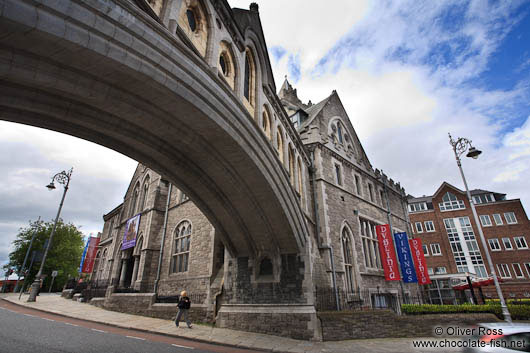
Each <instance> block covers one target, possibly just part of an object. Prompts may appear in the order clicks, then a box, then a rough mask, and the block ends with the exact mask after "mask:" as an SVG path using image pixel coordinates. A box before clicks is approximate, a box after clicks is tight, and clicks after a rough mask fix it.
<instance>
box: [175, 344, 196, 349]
mask: <svg viewBox="0 0 530 353" xmlns="http://www.w3.org/2000/svg"><path fill="white" fill-rule="evenodd" d="M171 345H172V346H174V347H179V348H188V349H195V348H194V347H188V346H181V345H179V344H174V343H173V344H171Z"/></svg>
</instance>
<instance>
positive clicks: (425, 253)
mask: <svg viewBox="0 0 530 353" xmlns="http://www.w3.org/2000/svg"><path fill="white" fill-rule="evenodd" d="M421 247H422V248H423V256H429V246H428V245H427V244H422V245H421Z"/></svg>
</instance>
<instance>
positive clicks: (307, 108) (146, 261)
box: [91, 0, 418, 339]
mask: <svg viewBox="0 0 530 353" xmlns="http://www.w3.org/2000/svg"><path fill="white" fill-rule="evenodd" d="M130 3H131V6H132V5H134V6H137V7H139V8H141V9H142V10H143V11H144V12H145V13H146V14H148V15H149V16H151V17H152V18H153V19H154V20H155V21H156V22H157V23H158V24H159V25H160V26H163V27H165V28H167V30H168V31H170V32H171V33H174V35H175V37H176V38H178V40H179V41H183V42H184V43H185V45H186V46H187V47H188V48H189V55H191V56H195V57H197V58H198V60H201V62H203V63H204V65H208V66H209V68H210V71H211V72H212V73H213V74H214V75H215V76H216V79H217V80H219V81H220V82H221V83H222V85H223V87H224V90H225V91H226V94H230V95H235V96H236V97H237V98H238V100H239V101H240V104H241V106H242V107H244V109H246V112H248V119H249V120H250V121H252V124H254V126H255V127H256V128H257V129H260V130H261V132H262V136H261V140H262V141H264V143H267V144H269V145H270V149H271V150H272V151H274V156H275V158H276V163H277V165H279V166H280V167H279V168H280V169H281V173H282V174H281V175H284V176H285V178H287V179H288V180H289V184H290V190H287V191H288V192H289V193H292V194H293V195H296V198H297V200H298V203H299V209H300V212H301V213H302V215H303V219H304V224H302V225H301V226H300V229H302V230H303V229H306V231H305V236H304V239H303V241H302V242H300V244H299V245H297V246H298V248H297V249H301V250H293V249H295V248H296V246H293V245H291V244H290V243H289V244H287V245H286V242H284V241H283V240H282V238H281V236H280V235H277V236H275V235H273V236H270V238H268V239H265V241H263V242H258V241H255V240H254V238H253V237H252V236H250V231H249V236H248V237H246V238H243V239H241V241H243V242H247V243H248V244H247V245H248V248H249V249H250V250H249V251H248V253H245V254H241V253H237V254H236V252H235V251H234V250H233V249H234V246H233V245H234V244H232V243H231V241H230V239H228V238H227V237H225V236H223V234H221V232H219V231H216V226H215V225H214V224H212V219H213V218H212V217H211V214H209V213H208V212H204V211H205V208H204V207H202V206H201V205H202V204H200V203H198V202H195V200H194V198H193V197H189V196H188V195H190V196H191V195H193V194H194V192H195V193H196V192H197V191H196V190H193V186H192V185H187V184H185V183H182V184H175V183H171V182H170V181H169V180H168V178H165V177H164V175H161V174H159V173H157V171H156V170H153V169H151V168H149V167H148V166H146V165H143V164H138V167H137V168H136V171H135V173H134V175H133V176H132V179H131V182H130V185H129V187H128V189H127V190H126V192H125V196H124V199H123V203H122V204H120V205H117V207H116V208H114V209H113V210H111V211H110V212H108V213H107V214H105V215H104V216H103V219H104V222H105V223H104V228H103V230H102V232H101V233H100V243H99V249H98V252H97V258H96V263H95V266H94V271H93V273H92V275H91V279H92V281H93V282H94V281H99V282H102V283H103V282H105V281H107V283H109V287H108V289H107V292H106V295H105V298H94V299H93V300H92V302H93V303H95V304H96V305H101V306H104V307H106V308H109V309H114V310H121V311H128V312H133V313H140V314H145V315H151V316H159V317H171V316H172V315H173V314H174V306H172V307H169V306H167V304H160V303H156V298H157V297H164V296H174V295H177V294H178V293H179V292H180V291H181V290H187V291H188V293H190V295H191V298H192V301H193V304H192V312H191V314H192V317H193V319H194V320H198V321H207V322H215V323H216V325H217V326H219V327H228V328H233V329H240V330H247V331H255V332H264V333H272V334H277V335H284V336H289V337H293V338H301V339H318V337H317V335H318V329H317V327H318V319H317V317H316V311H317V310H318V309H319V307H320V306H322V305H324V306H325V305H327V304H326V303H327V302H326V301H324V302H322V293H324V294H326V293H328V294H329V293H335V290H336V292H337V293H340V305H350V304H352V303H354V304H356V305H361V306H363V307H367V308H374V307H386V306H390V305H391V304H392V302H393V301H395V300H396V298H397V296H398V295H399V296H402V295H404V296H405V297H406V296H409V295H417V293H418V286H417V285H416V284H404V285H403V286H401V287H400V285H399V283H396V282H387V281H385V278H384V274H383V270H382V265H381V259H380V256H379V249H378V242H377V236H376V234H375V226H376V225H379V224H387V223H389V221H391V223H392V226H393V229H394V231H401V232H409V223H408V221H407V212H406V206H407V204H406V202H407V201H406V198H405V191H404V189H403V188H402V187H401V186H400V184H399V183H396V182H394V181H393V180H392V179H390V178H389V177H387V176H386V175H384V174H383V173H381V172H380V171H379V170H378V169H376V168H375V167H374V166H372V165H371V163H370V161H369V159H368V155H367V153H366V152H365V150H364V148H363V146H362V144H361V141H360V139H359V136H358V135H357V134H356V132H355V129H354V126H353V125H352V123H353V124H355V120H356V119H362V117H357V116H356V117H355V118H354V119H352V120H350V118H349V117H348V114H347V112H346V111H345V109H344V106H343V105H342V103H341V100H340V98H339V94H338V93H337V92H336V91H332V92H331V93H330V95H329V96H328V97H326V98H325V99H323V100H322V101H320V102H318V103H316V104H314V103H311V101H309V102H308V103H303V102H302V101H301V100H300V99H299V98H298V95H297V90H296V89H295V88H293V86H292V85H291V84H290V83H289V81H288V80H287V78H286V79H285V81H284V82H283V84H282V85H281V87H280V88H279V89H277V88H276V85H275V82H274V78H273V75H272V69H271V64H270V61H269V56H268V51H267V45H266V41H265V37H264V34H263V31H262V27H261V22H260V18H259V8H258V5H257V4H251V5H250V8H249V9H248V10H247V9H238V8H231V7H230V6H229V4H228V2H227V1H226V0H147V1H144V0H134V1H133V0H130ZM201 65H202V64H201ZM299 88H300V89H303V87H299ZM138 133H141V131H140V132H138ZM182 134H183V135H185V134H186V132H185V131H182ZM179 138H180V136H175V139H179ZM261 140H260V141H261ZM257 157H258V158H259V156H257ZM204 158H209V156H207V155H205V156H204ZM212 177H213V176H212ZM256 187H258V186H257V185H256ZM195 195H196V194H195ZM249 212H254V213H258V215H259V212H260V209H258V208H256V209H254V210H252V209H251V210H249ZM294 212H295V211H293V214H294ZM297 212H298V211H297ZM229 214H230V213H228V212H227V215H229ZM216 216H218V217H226V216H224V215H216ZM288 217H292V222H295V221H294V216H289V215H288ZM289 219H291V218H289ZM131 220H134V222H131ZM133 223H135V224H134V225H132V224H133ZM136 225H137V229H136V228H135V229H133V230H131V228H133V227H134V226H136ZM126 230H127V231H128V232H129V236H130V235H131V234H132V233H130V232H131V231H133V232H134V233H135V234H134V235H135V237H134V239H133V238H130V237H129V238H128V239H125V238H124V234H125V232H126ZM267 231H268V230H267ZM252 232H254V233H255V231H254V230H253V231H252ZM271 233H272V234H275V233H278V232H277V231H276V230H274V231H272V232H271ZM409 233H410V232H409ZM266 234H269V233H266ZM131 240H135V241H133V242H132V245H131V246H129V247H125V246H124V244H123V243H124V241H125V242H127V244H130V243H131ZM120 288H127V289H129V292H133V293H127V294H123V293H120V290H119V289H120ZM329 297H330V298H329V299H330V300H329V303H328V304H330V305H331V308H333V306H334V305H336V299H337V298H336V297H335V296H334V295H331V296H329ZM326 300H328V298H326ZM271 321H273V322H271Z"/></svg>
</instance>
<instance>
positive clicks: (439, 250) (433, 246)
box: [431, 243, 442, 256]
mask: <svg viewBox="0 0 530 353" xmlns="http://www.w3.org/2000/svg"><path fill="white" fill-rule="evenodd" d="M435 250H436V251H435ZM431 255H432V256H442V248H441V247H440V243H432V244H431Z"/></svg>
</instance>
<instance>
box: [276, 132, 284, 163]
mask: <svg viewBox="0 0 530 353" xmlns="http://www.w3.org/2000/svg"><path fill="white" fill-rule="evenodd" d="M276 148H277V152H278V156H279V157H280V161H281V162H282V163H283V132H282V128H281V127H280V126H278V131H277V132H276Z"/></svg>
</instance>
